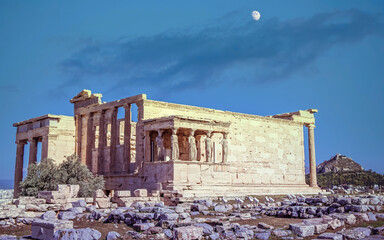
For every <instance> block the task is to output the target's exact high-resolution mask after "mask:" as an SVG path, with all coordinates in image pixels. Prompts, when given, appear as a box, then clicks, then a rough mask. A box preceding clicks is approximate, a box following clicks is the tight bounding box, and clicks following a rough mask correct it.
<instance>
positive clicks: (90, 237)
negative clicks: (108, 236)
mask: <svg viewBox="0 0 384 240" xmlns="http://www.w3.org/2000/svg"><path fill="white" fill-rule="evenodd" d="M100 238H101V233H100V232H99V231H97V230H96V229H92V228H79V229H60V230H58V231H56V232H55V234H54V236H53V240H72V239H81V240H94V239H100Z"/></svg>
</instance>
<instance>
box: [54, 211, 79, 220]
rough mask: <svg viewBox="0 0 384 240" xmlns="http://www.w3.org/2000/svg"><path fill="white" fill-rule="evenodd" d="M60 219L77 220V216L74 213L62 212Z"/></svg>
mask: <svg viewBox="0 0 384 240" xmlns="http://www.w3.org/2000/svg"><path fill="white" fill-rule="evenodd" d="M58 218H59V219H62V220H70V219H75V218H76V214H75V213H74V212H72V211H62V212H60V213H59V215H58Z"/></svg>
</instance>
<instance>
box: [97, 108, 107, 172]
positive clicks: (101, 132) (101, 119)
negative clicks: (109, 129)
mask: <svg viewBox="0 0 384 240" xmlns="http://www.w3.org/2000/svg"><path fill="white" fill-rule="evenodd" d="M98 114H99V115H100V116H99V146H98V149H97V173H98V174H103V173H104V166H103V164H104V147H105V145H106V142H107V141H106V140H107V139H106V134H105V122H104V118H105V116H104V115H105V112H104V111H102V110H101V111H99V112H98Z"/></svg>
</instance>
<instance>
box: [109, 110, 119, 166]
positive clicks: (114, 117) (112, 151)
mask: <svg viewBox="0 0 384 240" xmlns="http://www.w3.org/2000/svg"><path fill="white" fill-rule="evenodd" d="M117 130H118V128H117V108H113V110H112V115H111V147H110V164H111V165H110V172H111V173H116V170H117V169H116V144H117V137H118V133H117Z"/></svg>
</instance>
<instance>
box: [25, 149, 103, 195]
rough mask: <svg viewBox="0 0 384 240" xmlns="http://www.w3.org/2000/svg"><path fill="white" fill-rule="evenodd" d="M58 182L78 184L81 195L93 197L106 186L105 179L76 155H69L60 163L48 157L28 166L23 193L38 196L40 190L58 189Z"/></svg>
mask: <svg viewBox="0 0 384 240" xmlns="http://www.w3.org/2000/svg"><path fill="white" fill-rule="evenodd" d="M58 184H72V185H74V184H78V185H80V190H79V197H91V196H92V195H93V193H94V192H95V191H96V190H97V189H103V188H104V179H103V177H102V176H94V175H93V173H92V172H91V171H90V170H89V169H88V168H87V166H85V165H82V164H81V162H80V159H79V158H78V157H77V156H76V155H72V156H69V157H67V159H66V160H65V161H64V162H62V163H61V164H59V165H55V164H54V162H53V160H52V159H47V160H44V161H41V162H40V163H37V164H31V165H29V166H28V174H27V177H26V178H25V179H24V181H22V182H21V184H20V186H21V195H22V196H37V194H38V192H39V191H53V190H56V188H57V185H58Z"/></svg>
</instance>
